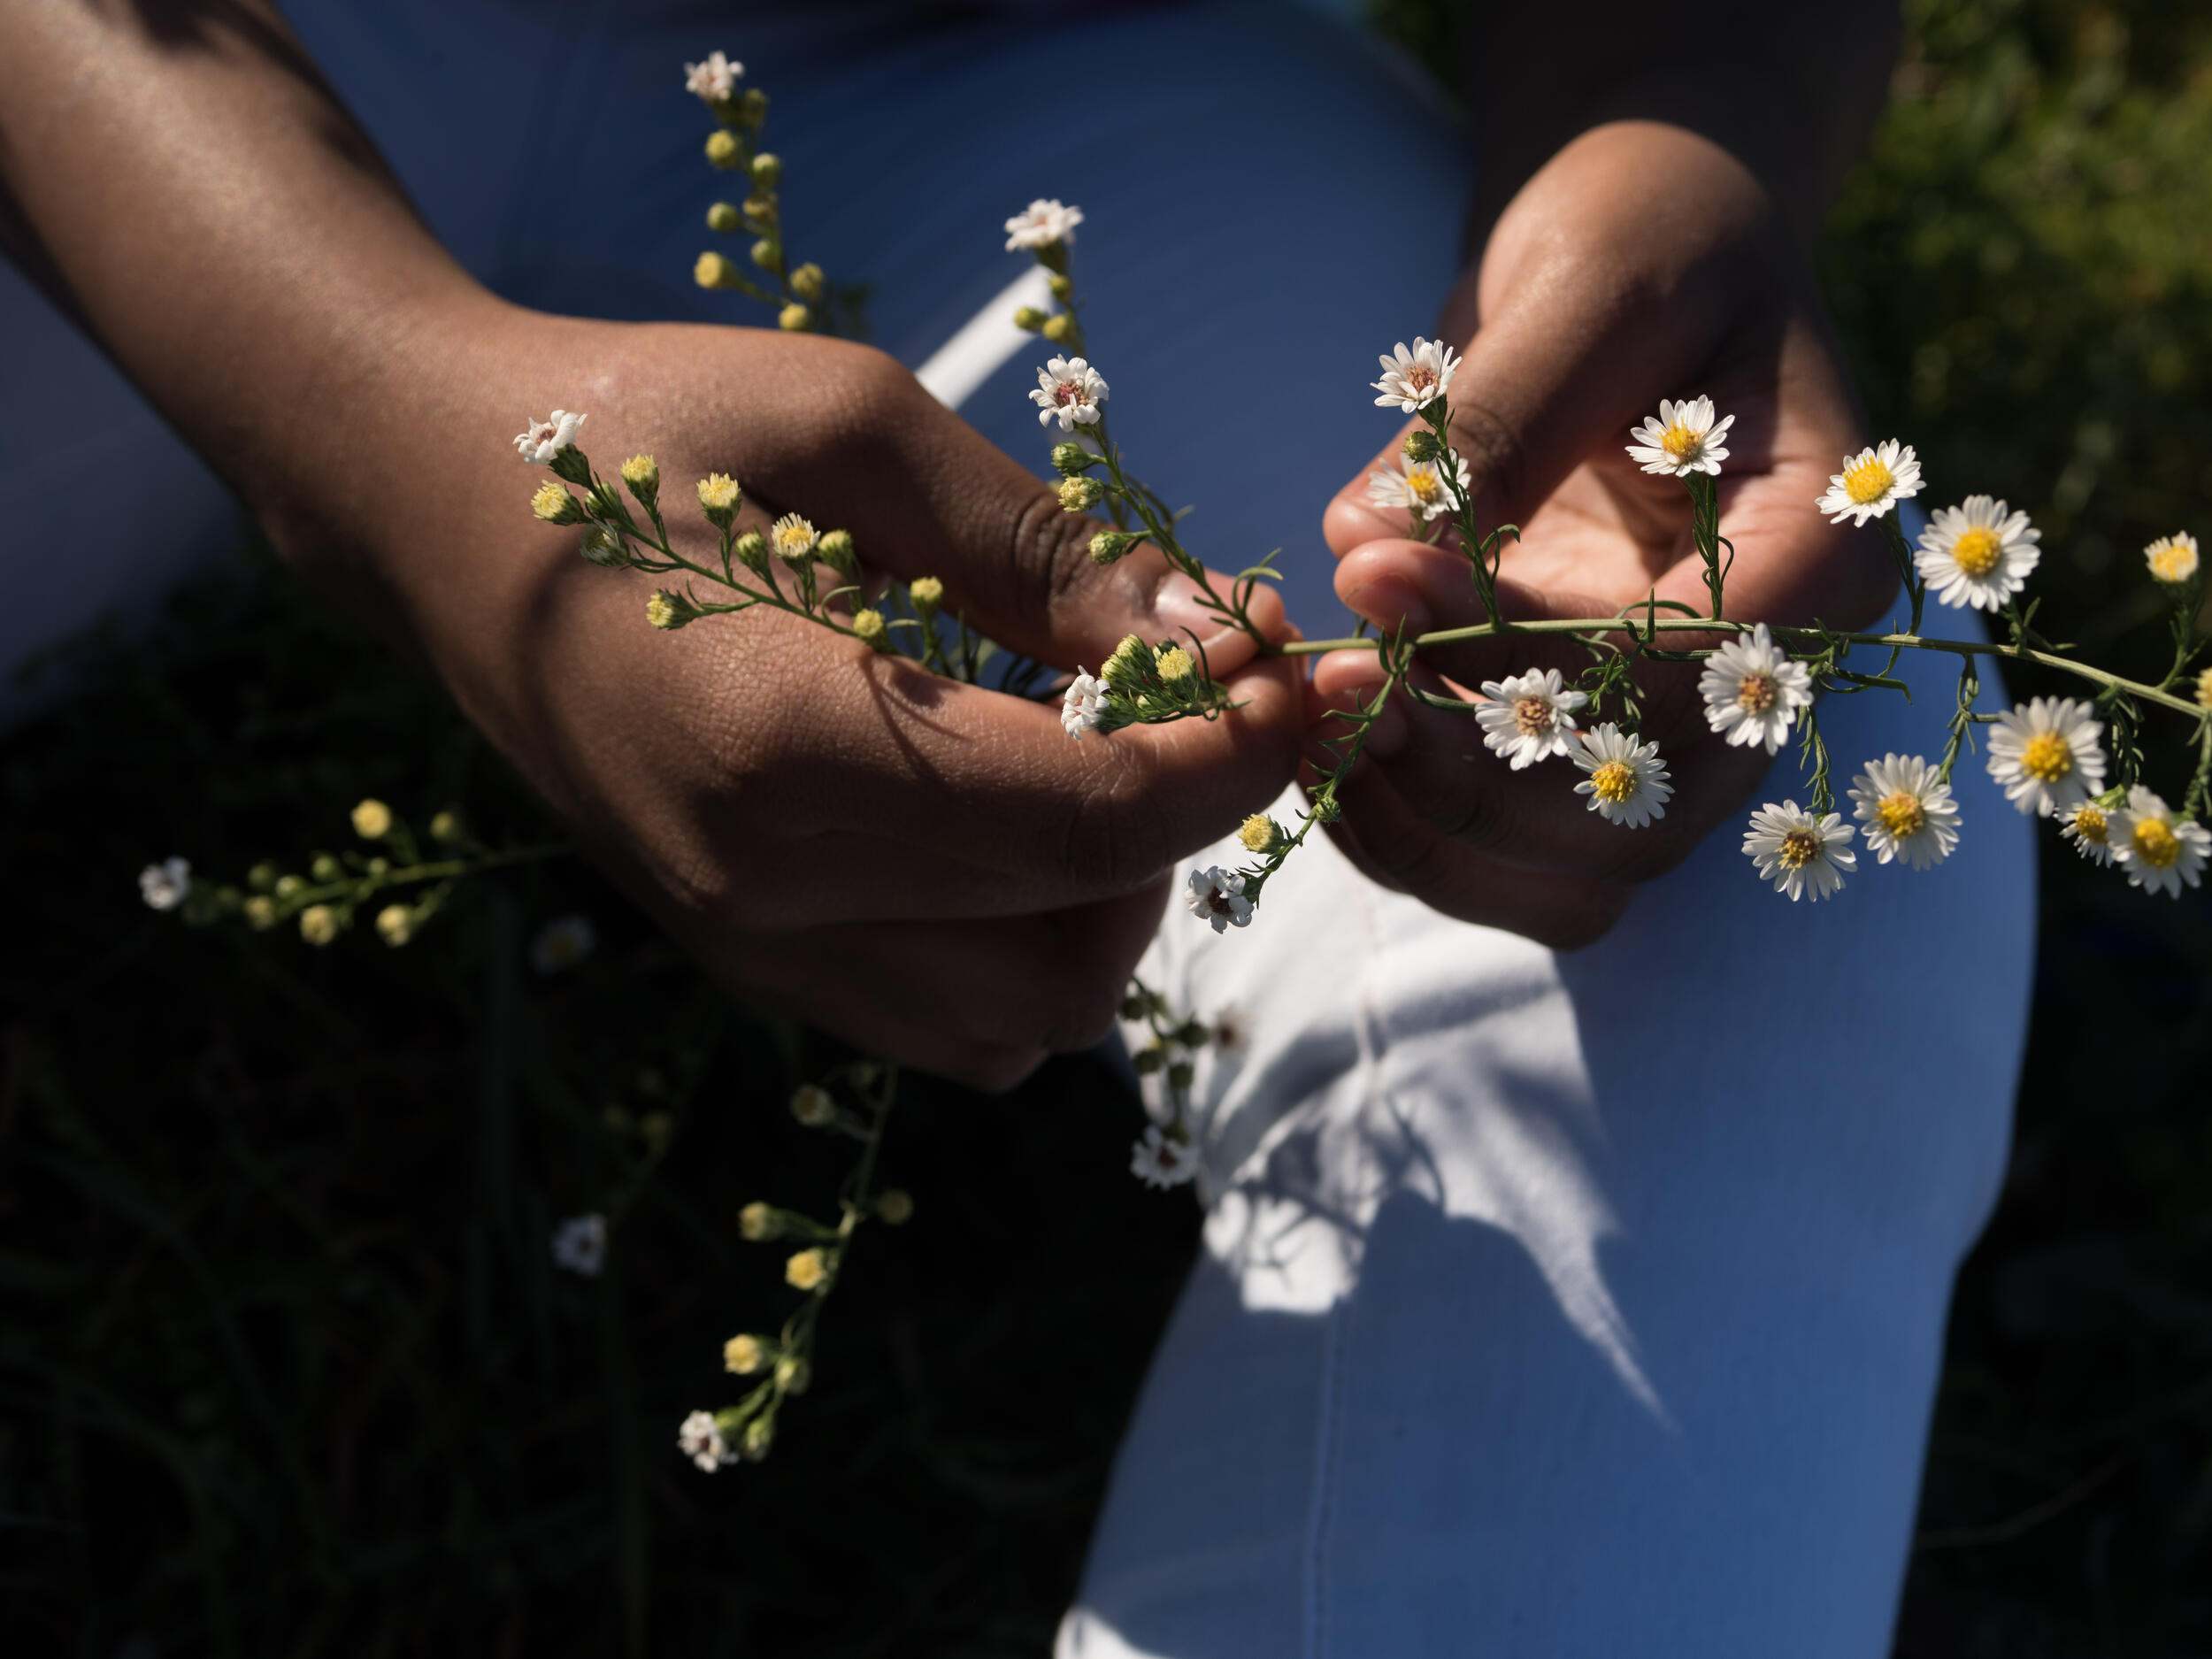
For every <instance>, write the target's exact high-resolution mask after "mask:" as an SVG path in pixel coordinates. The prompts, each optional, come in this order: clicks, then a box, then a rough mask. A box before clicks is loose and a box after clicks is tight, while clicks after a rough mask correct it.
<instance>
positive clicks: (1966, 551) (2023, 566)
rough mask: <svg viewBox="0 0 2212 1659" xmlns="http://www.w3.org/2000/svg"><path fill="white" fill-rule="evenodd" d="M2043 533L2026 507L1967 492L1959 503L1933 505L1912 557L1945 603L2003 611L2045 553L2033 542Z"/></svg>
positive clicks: (1934, 591) (1933, 589) (1921, 578)
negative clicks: (2014, 508)
mask: <svg viewBox="0 0 2212 1659" xmlns="http://www.w3.org/2000/svg"><path fill="white" fill-rule="evenodd" d="M2042 535H2043V533H2042V532H2041V531H2040V530H2038V529H2036V528H2034V527H2033V526H2032V525H2030V524H2029V523H2028V515H2027V514H2025V513H2024V512H2008V511H2006V509H2005V503H2003V502H2001V501H1999V500H1997V499H1996V498H1995V497H1993V496H1990V495H1969V496H1968V497H1967V498H1966V500H1965V503H1963V504H1962V505H1961V506H1957V507H1939V508H1938V509H1937V510H1936V512H1935V516H1934V517H1932V518H1930V519H1929V520H1928V523H1927V526H1926V527H1925V528H1924V529H1923V530H1922V531H1921V532H1920V550H1919V551H1918V552H1917V553H1915V554H1914V555H1913V561H1912V562H1913V564H1914V565H1915V566H1916V567H1917V568H1918V570H1919V572H1920V580H1922V581H1924V582H1925V583H1927V584H1928V590H1929V591H1930V592H1931V593H1932V594H1934V595H1935V596H1936V598H1937V599H1938V600H1939V601H1940V602H1941V603H1944V604H1947V605H1971V606H1973V607H1974V609H1975V610H1977V611H2001V610H2002V609H2004V603H2005V601H2006V600H2008V599H2009V598H2011V597H2012V596H2013V595H2015V594H2016V593H2018V592H2019V591H2020V590H2021V588H2024V587H2025V586H2026V585H2027V580H2028V572H2030V571H2032V570H2033V569H2034V568H2035V563H2036V561H2037V560H2038V559H2039V558H2040V557H2043V555H2042V550H2041V549H2039V548H2038V547H2037V546H2036V545H2035V544H2036V542H2037V541H2039V540H2041V539H2042Z"/></svg>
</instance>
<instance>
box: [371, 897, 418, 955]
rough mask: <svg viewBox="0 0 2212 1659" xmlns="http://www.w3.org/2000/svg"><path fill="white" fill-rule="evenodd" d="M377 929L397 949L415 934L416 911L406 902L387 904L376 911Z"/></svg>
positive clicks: (382, 937) (381, 936)
mask: <svg viewBox="0 0 2212 1659" xmlns="http://www.w3.org/2000/svg"><path fill="white" fill-rule="evenodd" d="M376 931H377V934H378V936H379V937H380V938H381V939H382V940H383V941H384V942H385V943H386V944H388V945H389V946H391V947H392V949H395V950H396V949H399V948H400V947H401V946H402V945H403V944H405V943H406V942H407V941H409V940H410V939H412V938H413V937H414V936H415V913H414V912H413V911H412V910H409V909H408V908H407V907H406V906H405V905H404V904H387V905H386V906H385V907H384V908H383V909H382V910H379V911H378V912H377V913H376Z"/></svg>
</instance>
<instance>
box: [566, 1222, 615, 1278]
mask: <svg viewBox="0 0 2212 1659" xmlns="http://www.w3.org/2000/svg"><path fill="white" fill-rule="evenodd" d="M606 1259H607V1218H606V1217H604V1216H602V1215H597V1214H593V1215H588V1216H571V1217H569V1218H568V1219H567V1220H565V1221H564V1222H562V1223H561V1225H559V1226H557V1227H556V1228H554V1229H553V1261H554V1263H555V1265H557V1266H559V1267H565V1268H566V1269H568V1271H570V1272H572V1273H581V1274H582V1275H583V1276H584V1277H585V1278H586V1279H596V1278H598V1277H599V1270H600V1268H601V1267H602V1266H603V1265H604V1263H605V1262H606Z"/></svg>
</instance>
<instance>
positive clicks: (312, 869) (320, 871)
mask: <svg viewBox="0 0 2212 1659" xmlns="http://www.w3.org/2000/svg"><path fill="white" fill-rule="evenodd" d="M307 873H308V874H309V875H311V876H312V877H314V878H315V879H316V880H317V881H318V882H330V881H335V880H336V879H338V878H339V877H340V876H342V875H343V874H344V873H345V866H344V865H342V864H340V863H339V862H338V861H337V859H335V858H334V857H333V856H331V855H330V854H328V853H317V854H316V855H315V856H313V857H312V858H311V859H309V860H308V861H307Z"/></svg>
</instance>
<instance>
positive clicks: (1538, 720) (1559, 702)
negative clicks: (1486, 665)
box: [1475, 668, 1590, 772]
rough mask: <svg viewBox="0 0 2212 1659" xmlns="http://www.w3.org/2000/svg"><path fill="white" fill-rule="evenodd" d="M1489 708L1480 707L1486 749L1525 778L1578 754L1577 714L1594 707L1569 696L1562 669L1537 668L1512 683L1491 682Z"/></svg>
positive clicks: (1486, 689) (1477, 715)
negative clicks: (1527, 770)
mask: <svg viewBox="0 0 2212 1659" xmlns="http://www.w3.org/2000/svg"><path fill="white" fill-rule="evenodd" d="M1482 692H1483V695H1485V696H1486V697H1488V698H1489V699H1490V701H1489V702H1487V703H1477V704H1476V705H1475V718H1476V720H1477V721H1478V722H1479V723H1480V725H1481V726H1482V741H1483V747H1484V748H1486V749H1494V750H1495V751H1496V752H1497V753H1499V754H1501V755H1502V756H1504V757H1506V758H1507V759H1508V760H1509V761H1510V762H1511V763H1512V764H1513V770H1514V771H1515V772H1519V771H1520V770H1521V769H1522V768H1523V767H1525V766H1532V765H1534V764H1536V763H1537V762H1538V761H1540V760H1548V759H1550V758H1551V757H1553V756H1554V755H1565V754H1569V753H1571V752H1572V750H1573V749H1574V731H1575V718H1574V717H1575V710H1577V709H1579V708H1580V707H1581V706H1582V705H1583V704H1584V703H1587V702H1589V701H1590V699H1589V698H1588V697H1586V696H1585V695H1583V694H1582V693H1581V692H1579V691H1569V690H1568V689H1567V684H1566V681H1565V680H1562V679H1561V678H1560V676H1559V671H1558V670H1557V669H1556V668H1532V669H1530V670H1529V671H1528V672H1526V673H1525V674H1516V675H1514V676H1513V677H1512V678H1511V679H1509V680H1484V681H1483V682H1482Z"/></svg>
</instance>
